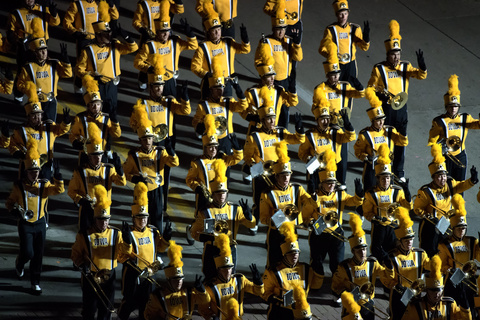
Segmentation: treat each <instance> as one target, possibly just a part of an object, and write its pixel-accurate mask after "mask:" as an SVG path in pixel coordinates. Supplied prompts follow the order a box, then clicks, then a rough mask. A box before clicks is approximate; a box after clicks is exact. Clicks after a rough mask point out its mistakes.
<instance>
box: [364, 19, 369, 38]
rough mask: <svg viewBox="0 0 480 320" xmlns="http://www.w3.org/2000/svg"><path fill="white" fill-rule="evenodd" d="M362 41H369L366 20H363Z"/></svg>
mask: <svg viewBox="0 0 480 320" xmlns="http://www.w3.org/2000/svg"><path fill="white" fill-rule="evenodd" d="M363 41H365V42H367V43H368V42H370V24H369V23H368V20H367V21H363Z"/></svg>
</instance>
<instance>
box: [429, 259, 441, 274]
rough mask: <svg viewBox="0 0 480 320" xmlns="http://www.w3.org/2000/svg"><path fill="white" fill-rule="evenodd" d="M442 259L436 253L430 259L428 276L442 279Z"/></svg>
mask: <svg viewBox="0 0 480 320" xmlns="http://www.w3.org/2000/svg"><path fill="white" fill-rule="evenodd" d="M441 270H442V259H440V257H439V256H438V254H436V255H434V256H433V257H432V258H431V259H430V278H432V279H437V280H440V279H442V272H441Z"/></svg>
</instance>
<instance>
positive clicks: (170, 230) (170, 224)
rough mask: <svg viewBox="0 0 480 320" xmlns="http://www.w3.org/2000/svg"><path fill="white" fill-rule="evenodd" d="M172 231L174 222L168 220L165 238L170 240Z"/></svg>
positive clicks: (164, 229)
mask: <svg viewBox="0 0 480 320" xmlns="http://www.w3.org/2000/svg"><path fill="white" fill-rule="evenodd" d="M172 233H173V230H172V223H171V222H170V221H169V220H167V222H166V223H165V228H163V235H162V237H163V239H165V240H167V241H170V239H172Z"/></svg>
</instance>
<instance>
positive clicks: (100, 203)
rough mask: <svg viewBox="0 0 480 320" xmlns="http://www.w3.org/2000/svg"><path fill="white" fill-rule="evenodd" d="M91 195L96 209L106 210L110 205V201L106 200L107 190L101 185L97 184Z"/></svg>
mask: <svg viewBox="0 0 480 320" xmlns="http://www.w3.org/2000/svg"><path fill="white" fill-rule="evenodd" d="M93 193H94V194H95V198H96V199H97V202H96V203H95V207H96V208H100V209H108V208H110V206H111V205H112V200H110V199H109V198H108V194H107V189H105V187H104V186H103V185H102V184H97V185H95V186H94V187H93Z"/></svg>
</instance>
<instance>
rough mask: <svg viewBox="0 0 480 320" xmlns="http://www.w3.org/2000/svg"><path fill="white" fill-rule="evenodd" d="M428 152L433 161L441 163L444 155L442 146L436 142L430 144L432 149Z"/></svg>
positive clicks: (443, 160)
mask: <svg viewBox="0 0 480 320" xmlns="http://www.w3.org/2000/svg"><path fill="white" fill-rule="evenodd" d="M430 153H431V154H432V157H433V161H432V162H434V163H443V162H445V157H444V156H443V153H442V146H441V145H439V144H438V143H435V144H433V145H432V149H431V150H430Z"/></svg>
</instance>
